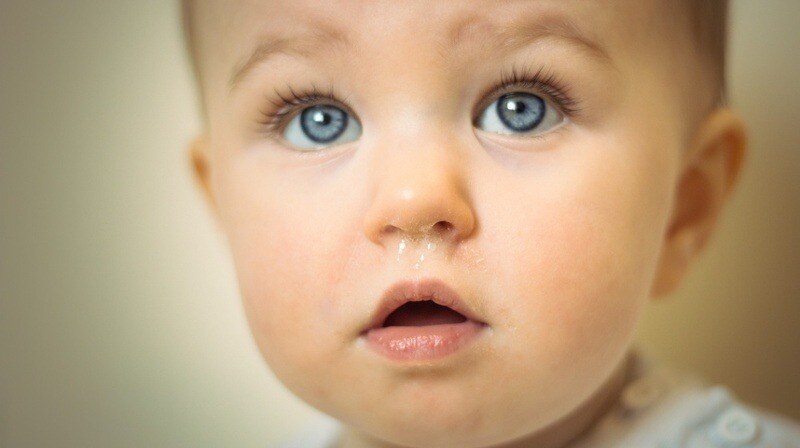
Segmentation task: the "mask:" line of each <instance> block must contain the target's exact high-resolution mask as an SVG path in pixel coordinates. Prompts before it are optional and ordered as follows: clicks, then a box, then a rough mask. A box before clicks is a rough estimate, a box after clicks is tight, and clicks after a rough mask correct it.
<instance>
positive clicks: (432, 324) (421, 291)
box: [362, 280, 487, 361]
mask: <svg viewBox="0 0 800 448" xmlns="http://www.w3.org/2000/svg"><path fill="white" fill-rule="evenodd" d="M486 327H487V325H486V323H484V322H482V321H481V320H480V319H479V318H478V316H477V315H476V313H475V312H474V311H473V310H472V309H471V308H470V307H469V306H467V304H466V303H465V302H464V301H463V300H462V299H461V297H460V296H459V295H458V293H457V292H455V290H453V289H452V288H450V287H449V286H447V285H446V284H445V283H443V282H441V281H439V280H424V281H419V282H411V281H407V282H400V283H396V284H395V285H393V286H392V287H391V288H389V289H388V290H387V291H386V292H385V293H384V295H383V297H382V299H381V301H380V304H379V306H378V308H377V310H376V312H375V314H374V316H373V319H372V321H371V324H370V325H369V326H368V327H367V328H366V329H365V330H364V331H363V332H362V336H363V337H364V338H365V339H366V342H367V346H368V347H369V348H371V349H372V350H373V351H375V352H376V353H378V354H379V355H382V356H383V357H385V358H388V359H390V360H392V361H414V360H416V361H432V360H435V359H439V358H444V357H446V356H449V355H451V354H454V353H455V352H458V351H460V350H462V349H465V348H466V347H467V346H469V345H470V343H471V342H472V341H473V340H474V339H475V338H476V337H477V336H478V335H479V334H480V333H481V332H482V330H483V329H484V328H486Z"/></svg>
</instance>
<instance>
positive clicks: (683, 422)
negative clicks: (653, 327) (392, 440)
mask: <svg viewBox="0 0 800 448" xmlns="http://www.w3.org/2000/svg"><path fill="white" fill-rule="evenodd" d="M634 353H635V355H634V369H633V379H632V380H631V381H630V382H629V383H628V385H627V386H626V387H625V388H624V389H623V391H622V393H621V394H620V396H619V400H617V403H615V405H614V406H613V407H612V408H611V410H610V411H609V412H608V413H607V414H606V415H605V416H603V417H602V418H601V419H600V420H598V421H597V422H596V423H595V424H594V426H593V427H592V428H591V429H590V430H589V431H588V432H587V433H586V434H585V435H584V436H582V437H581V438H580V439H579V440H576V441H575V442H574V443H572V444H571V445H570V446H569V447H565V448H649V447H653V448H746V447H753V448H800V424H798V423H797V422H794V421H791V420H789V419H788V418H786V417H783V416H780V415H777V414H775V413H772V412H769V411H766V410H763V409H759V408H756V407H753V406H748V405H745V404H743V403H741V402H739V400H737V399H736V397H735V396H734V395H733V394H732V393H731V392H730V391H729V390H728V389H727V388H725V387H724V386H720V385H710V384H708V383H706V382H704V381H703V380H701V379H700V378H699V377H696V376H693V375H689V374H686V373H682V372H678V371H675V370H672V369H669V368H667V367H665V366H663V365H661V364H657V363H656V362H655V361H654V359H653V358H652V357H651V356H648V355H645V354H644V353H643V352H642V351H641V350H636V351H635V352H634ZM341 431H342V428H341V426H340V425H339V424H338V423H337V422H336V421H335V420H332V419H323V420H320V421H319V422H315V423H312V424H311V425H310V426H309V427H308V428H307V429H306V430H305V431H303V432H302V433H300V435H299V436H298V437H297V438H295V439H293V440H291V441H289V442H287V443H285V444H283V445H279V447H280V448H332V447H334V446H335V444H336V441H337V440H338V439H339V437H340V435H341Z"/></svg>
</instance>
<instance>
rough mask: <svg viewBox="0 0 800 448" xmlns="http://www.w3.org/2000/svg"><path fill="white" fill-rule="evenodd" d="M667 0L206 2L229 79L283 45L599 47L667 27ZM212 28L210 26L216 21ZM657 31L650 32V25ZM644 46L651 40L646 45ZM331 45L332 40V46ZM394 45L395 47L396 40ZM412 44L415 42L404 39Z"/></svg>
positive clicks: (600, 51) (446, 50) (599, 50)
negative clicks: (544, 40)
mask: <svg viewBox="0 0 800 448" xmlns="http://www.w3.org/2000/svg"><path fill="white" fill-rule="evenodd" d="M665 4H666V2H662V1H658V0H506V1H489V0H468V1H436V2H431V1H424V0H404V1H400V2H399V1H396V0H342V1H336V2H319V1H316V0H294V1H276V0H237V1H213V0H209V1H206V2H205V3H203V2H201V3H200V4H199V5H198V7H199V8H200V9H201V10H202V11H200V14H198V16H199V17H200V22H203V23H201V24H200V28H201V29H202V31H201V34H202V35H204V36H206V39H204V40H206V42H205V45H203V46H204V47H206V48H207V49H208V50H211V52H212V53H214V55H213V56H212V58H213V60H214V61H215V63H216V62H220V63H221V65H222V66H224V67H226V70H227V73H225V74H224V75H223V74H222V73H220V74H219V76H220V78H222V77H227V80H226V81H227V82H228V83H234V84H235V83H236V81H237V80H238V79H240V78H241V77H243V76H244V74H245V72H246V71H247V68H248V67H247V66H248V65H249V64H250V65H252V64H254V63H257V62H260V61H261V60H262V59H265V58H266V57H267V56H269V54H270V53H274V52H295V53H301V54H303V55H305V56H309V55H311V54H312V53H313V52H315V51H316V52H320V51H321V50H323V49H324V50H325V51H327V50H328V49H335V48H338V49H349V50H353V52H358V53H360V54H362V55H363V54H369V53H370V52H378V53H381V52H382V53H383V54H387V53H389V52H392V51H394V50H395V49H397V48H398V46H397V43H398V42H400V41H403V42H409V41H417V42H416V43H421V42H423V41H424V42H425V44H426V45H427V46H431V47H435V48H438V49H440V50H441V51H440V53H442V55H443V56H445V57H447V56H454V57H455V56H458V55H461V54H466V53H468V52H471V51H472V52H474V50H483V51H494V50H502V49H507V48H508V47H513V46H515V45H519V44H521V43H524V41H526V40H529V39H532V38H541V37H553V38H558V39H559V40H560V41H562V43H571V44H574V46H575V47H576V49H580V50H581V51H584V52H586V54H587V55H589V56H601V57H602V56H608V55H612V56H613V54H612V53H614V52H615V51H619V50H620V47H624V46H626V45H625V44H626V43H627V46H628V47H630V46H631V45H630V42H631V41H632V39H631V37H632V36H639V37H645V36H647V35H659V34H661V33H658V32H655V33H654V32H653V31H654V30H653V27H654V26H657V25H658V23H661V22H664V21H663V20H660V21H659V20H655V18H656V17H659V16H660V17H663V15H664V12H665V11H662V10H663V9H668V8H663V5H665ZM209 28H210V29H209ZM648 31H649V32H648ZM639 46H641V45H639ZM323 47H328V48H323ZM393 47H394V48H393ZM404 47H406V48H407V47H409V45H404Z"/></svg>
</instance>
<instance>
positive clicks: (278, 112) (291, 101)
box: [259, 84, 360, 133]
mask: <svg viewBox="0 0 800 448" xmlns="http://www.w3.org/2000/svg"><path fill="white" fill-rule="evenodd" d="M286 88H287V89H288V90H289V94H288V95H284V94H282V93H281V92H280V91H278V89H277V88H275V89H274V95H275V96H276V97H278V98H279V100H275V99H274V98H269V96H268V97H267V102H268V103H270V104H272V105H273V107H274V110H271V111H270V110H263V109H262V110H260V113H261V115H262V119H261V120H259V124H261V125H263V126H264V127H266V129H267V132H268V133H269V132H282V131H283V130H284V128H285V127H286V125H287V124H288V123H289V122H290V121H291V120H292V119H294V117H295V116H297V115H298V114H299V113H301V112H302V111H303V110H304V109H306V108H308V107H313V106H317V105H320V104H325V105H331V106H335V107H338V108H340V109H342V110H343V111H344V112H345V113H347V114H348V115H350V117H351V118H353V119H355V120H357V121H359V122H360V120H359V119H358V116H357V115H356V114H355V112H353V109H352V108H351V107H350V106H348V104H347V101H346V99H345V100H340V99H339V98H338V95H337V94H336V93H335V92H334V90H333V87H330V88H328V89H327V90H320V89H318V88H317V86H315V85H313V84H312V86H311V88H310V89H306V90H300V91H295V90H294V89H293V88H292V87H291V86H290V85H288V84H287V85H286Z"/></svg>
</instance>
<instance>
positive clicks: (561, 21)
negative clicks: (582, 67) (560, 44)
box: [442, 13, 613, 65]
mask: <svg viewBox="0 0 800 448" xmlns="http://www.w3.org/2000/svg"><path fill="white" fill-rule="evenodd" d="M545 38H556V39H560V40H563V41H566V42H568V43H570V44H572V45H574V46H576V47H578V48H579V49H581V50H583V51H585V52H586V54H587V55H589V56H590V57H593V58H595V59H597V60H598V61H600V62H602V63H605V64H611V65H613V60H612V59H611V56H610V55H609V54H608V52H607V51H606V50H605V48H603V46H602V45H600V44H599V43H598V41H597V40H596V39H593V38H592V37H590V36H589V35H588V34H587V33H586V32H584V31H583V30H581V28H579V27H578V26H577V25H576V24H575V22H573V21H572V20H570V19H569V18H567V17H565V16H563V15H559V14H554V13H539V14H536V15H535V16H532V17H523V18H522V19H521V20H519V21H518V22H516V23H512V24H503V25H496V24H493V23H490V22H488V21H485V20H483V19H480V18H479V17H476V16H470V17H467V18H465V19H462V20H461V21H459V22H456V23H455V24H454V25H453V26H452V27H451V28H450V31H449V33H448V38H447V40H446V45H445V46H444V47H443V48H442V50H444V51H443V55H445V54H447V53H451V52H454V50H455V49H457V48H458V47H460V46H462V45H464V44H465V43H472V42H479V43H481V44H483V45H486V42H487V41H488V42H491V45H494V48H499V49H503V50H505V51H507V52H510V51H512V50H516V49H519V48H521V47H523V46H526V45H529V44H531V43H533V42H536V41H539V40H542V39H545Z"/></svg>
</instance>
